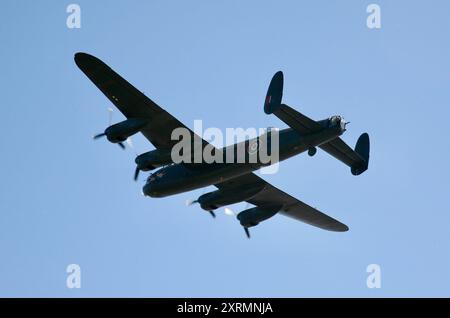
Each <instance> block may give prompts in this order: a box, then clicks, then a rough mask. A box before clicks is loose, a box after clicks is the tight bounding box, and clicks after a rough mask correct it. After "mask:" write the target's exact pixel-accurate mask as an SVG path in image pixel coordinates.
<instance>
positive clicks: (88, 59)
mask: <svg viewBox="0 0 450 318" xmlns="http://www.w3.org/2000/svg"><path fill="white" fill-rule="evenodd" d="M73 59H74V61H75V64H76V65H77V66H78V67H79V68H80V69H81V70H88V69H92V68H97V67H101V65H103V64H104V63H103V62H102V61H101V60H100V59H98V58H96V57H95V56H93V55H91V54H88V53H84V52H77V53H75V55H74V57H73Z"/></svg>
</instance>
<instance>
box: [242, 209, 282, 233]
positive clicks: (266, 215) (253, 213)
mask: <svg viewBox="0 0 450 318" xmlns="http://www.w3.org/2000/svg"><path fill="white" fill-rule="evenodd" d="M281 208H282V206H280V205H268V206H258V207H255V208H251V209H248V210H244V211H242V212H241V213H239V214H238V216H237V219H238V220H239V222H240V223H241V225H242V226H243V227H246V228H248V227H252V226H255V225H258V224H259V223H260V222H262V221H265V220H267V219H270V218H271V217H272V216H274V215H275V214H277V213H278V212H279V211H280V210H281Z"/></svg>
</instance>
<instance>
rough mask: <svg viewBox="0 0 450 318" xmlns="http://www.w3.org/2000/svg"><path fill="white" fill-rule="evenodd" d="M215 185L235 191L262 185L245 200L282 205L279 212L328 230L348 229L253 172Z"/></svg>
mask: <svg viewBox="0 0 450 318" xmlns="http://www.w3.org/2000/svg"><path fill="white" fill-rule="evenodd" d="M215 186H216V187H217V188H219V189H224V190H225V189H226V190H229V189H236V191H239V189H243V188H247V187H252V186H263V187H264V188H263V189H262V190H261V191H260V192H259V193H258V194H256V195H255V196H254V197H252V198H251V199H249V200H247V202H249V203H251V204H254V205H256V206H264V205H269V204H270V205H273V204H279V205H281V206H282V207H283V208H282V209H281V211H280V212H279V213H281V214H284V215H286V216H289V217H291V218H294V219H297V220H299V221H302V222H304V223H307V224H310V225H312V226H316V227H319V228H321V229H324V230H328V231H336V232H345V231H348V227H347V225H345V224H343V223H341V222H339V221H337V220H335V219H333V218H332V217H330V216H328V215H326V214H324V213H322V212H320V211H318V210H316V209H315V208H313V207H311V206H309V205H307V204H306V203H303V202H302V201H300V200H298V199H296V198H294V197H292V196H290V195H289V194H287V193H285V192H283V191H281V190H280V189H278V188H276V187H274V186H273V185H271V184H269V183H268V182H266V181H264V180H263V179H261V178H260V177H258V176H257V175H255V174H254V173H250V174H246V175H243V176H240V177H237V178H234V179H231V180H228V181H225V182H222V183H219V184H216V185H215Z"/></svg>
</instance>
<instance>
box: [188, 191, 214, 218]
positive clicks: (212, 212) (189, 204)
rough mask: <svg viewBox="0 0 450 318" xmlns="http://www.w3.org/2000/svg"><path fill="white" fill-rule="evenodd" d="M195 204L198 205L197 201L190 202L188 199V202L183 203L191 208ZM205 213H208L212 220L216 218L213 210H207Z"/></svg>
mask: <svg viewBox="0 0 450 318" xmlns="http://www.w3.org/2000/svg"><path fill="white" fill-rule="evenodd" d="M203 192H205V191H203ZM203 194H204V193H203ZM195 203H198V200H190V199H188V200H186V202H185V204H186V206H191V205H193V204H195ZM207 211H208V213H209V214H211V216H212V217H213V218H216V213H214V211H213V210H207Z"/></svg>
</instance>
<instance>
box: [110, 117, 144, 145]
mask: <svg viewBox="0 0 450 318" xmlns="http://www.w3.org/2000/svg"><path fill="white" fill-rule="evenodd" d="M147 124H148V119H142V118H129V119H127V120H124V121H122V122H120V123H117V124H114V125H112V126H109V127H108V128H106V129H105V135H106V138H107V139H108V140H109V141H110V142H112V143H119V142H123V141H125V140H127V138H128V137H130V136H132V135H134V134H136V133H138V132H139V131H141V130H142V128H144V127H145V126H146V125H147Z"/></svg>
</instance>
